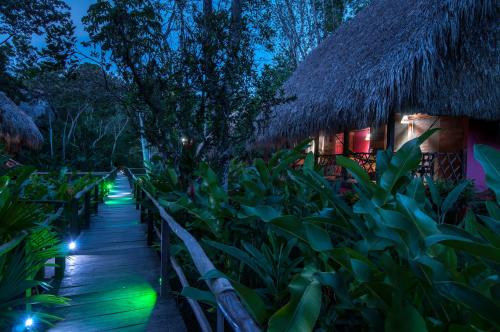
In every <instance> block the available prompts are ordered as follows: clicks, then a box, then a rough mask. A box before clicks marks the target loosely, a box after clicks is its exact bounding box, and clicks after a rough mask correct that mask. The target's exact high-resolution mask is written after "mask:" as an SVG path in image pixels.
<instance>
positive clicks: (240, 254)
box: [203, 239, 265, 278]
mask: <svg viewBox="0 0 500 332" xmlns="http://www.w3.org/2000/svg"><path fill="white" fill-rule="evenodd" d="M203 242H204V243H206V244H208V245H209V246H211V247H213V248H216V249H218V250H220V251H222V252H224V253H226V254H227V255H229V256H232V257H234V258H236V259H238V260H239V261H240V262H242V263H244V264H245V265H247V266H248V267H249V268H251V269H252V270H253V271H254V272H255V273H257V274H258V275H260V276H261V277H262V278H264V277H265V275H263V274H262V269H261V268H260V267H259V266H258V264H257V263H255V262H254V260H253V259H252V258H251V257H250V255H248V254H247V253H246V252H244V251H243V250H241V249H238V248H236V247H233V246H230V245H227V244H223V243H219V242H215V241H211V240H207V239H203Z"/></svg>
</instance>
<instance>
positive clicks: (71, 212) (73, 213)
mask: <svg viewBox="0 0 500 332" xmlns="http://www.w3.org/2000/svg"><path fill="white" fill-rule="evenodd" d="M64 212H65V213H64V215H65V219H66V222H67V223H68V224H69V231H70V234H71V236H73V237H76V236H77V235H78V234H79V233H80V225H79V220H78V219H79V218H78V201H77V200H76V199H74V198H72V199H70V200H69V201H68V202H67V203H66V207H65V211H64Z"/></svg>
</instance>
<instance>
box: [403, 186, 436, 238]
mask: <svg viewBox="0 0 500 332" xmlns="http://www.w3.org/2000/svg"><path fill="white" fill-rule="evenodd" d="M396 199H397V201H398V202H399V207H400V208H401V209H402V211H403V212H404V213H405V214H406V216H407V217H408V218H409V219H410V220H411V221H412V222H413V223H414V225H415V226H416V227H417V229H418V231H419V233H420V234H421V235H422V236H424V237H425V236H429V235H432V234H436V233H438V232H439V231H438V228H437V225H436V222H435V221H434V220H433V219H432V218H431V217H429V216H428V215H427V214H426V213H425V212H424V211H422V210H421V209H420V208H419V207H418V205H417V202H415V200H414V199H411V198H410V197H408V196H405V195H401V194H397V196H396Z"/></svg>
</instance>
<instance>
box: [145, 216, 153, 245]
mask: <svg viewBox="0 0 500 332" xmlns="http://www.w3.org/2000/svg"><path fill="white" fill-rule="evenodd" d="M146 222H147V227H148V229H147V232H148V233H147V244H148V246H152V245H153V232H154V229H153V222H154V218H153V212H152V211H151V210H150V209H149V208H148V209H147V210H146Z"/></svg>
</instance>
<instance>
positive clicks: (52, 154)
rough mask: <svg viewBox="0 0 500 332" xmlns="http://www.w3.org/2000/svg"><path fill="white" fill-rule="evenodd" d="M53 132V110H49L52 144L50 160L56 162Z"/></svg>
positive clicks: (50, 141) (50, 140) (50, 139)
mask: <svg viewBox="0 0 500 332" xmlns="http://www.w3.org/2000/svg"><path fill="white" fill-rule="evenodd" d="M53 135H54V133H53V131H52V110H49V143H50V160H52V161H54V140H53Z"/></svg>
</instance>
